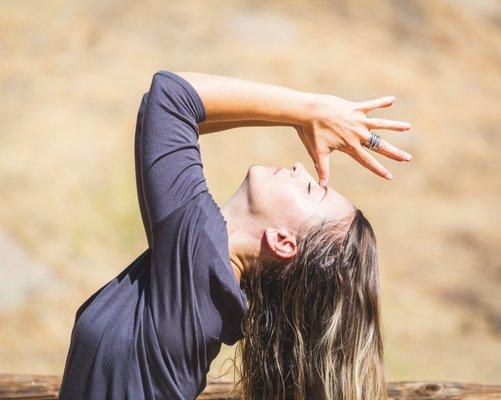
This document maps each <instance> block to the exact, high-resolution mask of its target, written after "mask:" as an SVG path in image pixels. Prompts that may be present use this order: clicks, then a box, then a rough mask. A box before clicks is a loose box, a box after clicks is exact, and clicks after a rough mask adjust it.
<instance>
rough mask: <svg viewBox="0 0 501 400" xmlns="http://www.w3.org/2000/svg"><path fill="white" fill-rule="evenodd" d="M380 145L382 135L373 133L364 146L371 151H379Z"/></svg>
mask: <svg viewBox="0 0 501 400" xmlns="http://www.w3.org/2000/svg"><path fill="white" fill-rule="evenodd" d="M380 144H381V135H379V134H377V133H375V132H371V135H370V136H369V138H368V139H367V141H366V142H365V143H364V146H365V147H368V148H369V149H371V150H377V149H378V147H379V145H380Z"/></svg>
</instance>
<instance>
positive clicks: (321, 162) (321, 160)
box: [316, 153, 330, 186]
mask: <svg viewBox="0 0 501 400" xmlns="http://www.w3.org/2000/svg"><path fill="white" fill-rule="evenodd" d="M329 154H330V153H321V154H317V158H316V160H317V162H316V164H317V172H318V177H319V180H318V184H319V185H321V186H327V184H328V183H329Z"/></svg>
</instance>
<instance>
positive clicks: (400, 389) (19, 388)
mask: <svg viewBox="0 0 501 400" xmlns="http://www.w3.org/2000/svg"><path fill="white" fill-rule="evenodd" d="M60 379H61V378H60V377H59V376H41V375H12V374H0V400H7V399H8V400H12V399H16V400H56V399H57V394H58V391H59V383H60ZM232 389H233V380H231V379H228V378H220V379H214V378H208V379H207V387H206V389H205V390H204V392H203V393H202V394H201V395H200V396H199V397H198V398H199V399H200V400H230V399H234V397H232V396H231V390H232ZM388 397H389V398H390V399H392V400H404V399H405V400H425V399H426V400H490V399H501V385H479V384H475V383H469V384H465V383H456V382H431V381H430V382H392V383H390V384H388ZM263 400H264V399H263Z"/></svg>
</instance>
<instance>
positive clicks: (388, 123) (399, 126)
mask: <svg viewBox="0 0 501 400" xmlns="http://www.w3.org/2000/svg"><path fill="white" fill-rule="evenodd" d="M360 122H361V123H363V124H365V125H366V126H367V127H368V128H369V129H390V130H392V131H407V130H409V129H410V128H411V124H409V123H408V122H405V121H393V120H391V119H384V118H367V117H363V118H361V119H360Z"/></svg>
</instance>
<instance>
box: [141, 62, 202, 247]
mask: <svg viewBox="0 0 501 400" xmlns="http://www.w3.org/2000/svg"><path fill="white" fill-rule="evenodd" d="M142 107H144V110H141V109H140V112H139V115H140V116H142V123H141V132H140V143H139V147H140V149H139V150H140V159H139V163H140V178H141V179H140V180H139V181H138V191H142V195H143V196H142V200H141V199H140V205H141V209H142V211H141V213H142V216H143V220H144V219H145V218H146V219H147V220H148V222H146V221H145V227H146V230H147V231H150V232H147V235H148V237H149V238H150V237H151V231H152V230H153V229H154V227H155V225H156V224H158V223H159V222H161V221H162V220H164V219H165V218H166V217H168V216H169V215H170V214H171V213H172V212H174V211H175V210H176V209H178V208H179V207H181V206H182V205H184V204H185V203H186V202H187V201H189V200H191V199H193V198H194V197H196V196H197V195H199V194H200V193H202V192H205V191H208V189H207V186H206V181H205V177H204V174H203V165H202V160H201V155H200V147H199V144H198V137H199V132H198V125H197V123H199V122H202V121H204V120H205V109H204V106H203V103H202V100H201V99H200V96H199V95H198V93H197V92H196V91H195V89H194V88H193V87H192V86H191V85H190V84H189V83H188V81H186V80H185V79H183V78H182V77H180V76H179V75H176V74H174V73H172V72H169V71H159V72H157V73H156V74H155V75H154V76H153V80H152V83H151V86H150V90H149V92H148V93H147V95H145V96H144V98H143V104H142ZM136 140H137V138H136ZM139 197H140V198H141V196H139ZM141 203H144V204H141Z"/></svg>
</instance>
